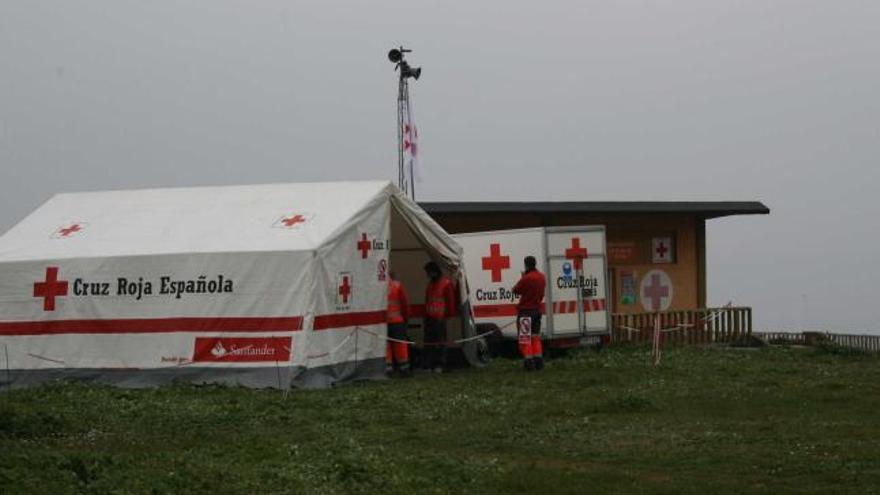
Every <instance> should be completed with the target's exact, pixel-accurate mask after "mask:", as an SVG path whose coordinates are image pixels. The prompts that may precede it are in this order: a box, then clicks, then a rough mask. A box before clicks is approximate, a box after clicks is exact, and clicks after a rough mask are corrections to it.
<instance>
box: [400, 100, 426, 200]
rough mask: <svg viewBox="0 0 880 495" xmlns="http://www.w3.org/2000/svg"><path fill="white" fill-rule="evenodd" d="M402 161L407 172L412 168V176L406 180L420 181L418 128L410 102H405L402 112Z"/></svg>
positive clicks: (410, 181)
mask: <svg viewBox="0 0 880 495" xmlns="http://www.w3.org/2000/svg"><path fill="white" fill-rule="evenodd" d="M403 117H404V119H403V129H401V132H402V133H403V144H402V146H403V163H404V169H405V172H406V173H407V174H409V173H410V170H412V177H410V180H409V181H408V182H409V183H410V184H412V182H413V181H418V182H422V171H421V167H420V166H419V130H418V128H417V127H416V121H415V119H414V118H413V109H412V103H411V102H409V101H408V102H407V105H406V111H405V112H404V114H403Z"/></svg>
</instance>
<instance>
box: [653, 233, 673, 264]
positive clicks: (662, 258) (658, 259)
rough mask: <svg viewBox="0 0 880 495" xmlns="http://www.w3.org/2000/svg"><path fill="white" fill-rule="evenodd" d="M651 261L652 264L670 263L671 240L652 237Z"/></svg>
mask: <svg viewBox="0 0 880 495" xmlns="http://www.w3.org/2000/svg"><path fill="white" fill-rule="evenodd" d="M651 247H652V249H653V252H652V253H651V261H653V262H654V263H672V238H671V237H654V238H653V239H652V240H651Z"/></svg>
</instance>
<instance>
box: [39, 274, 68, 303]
mask: <svg viewBox="0 0 880 495" xmlns="http://www.w3.org/2000/svg"><path fill="white" fill-rule="evenodd" d="M67 286H68V282H67V280H58V267H57V266H50V267H48V268H46V280H44V281H42V282H36V283H34V297H42V298H43V311H55V298H56V297H61V296H66V295H67Z"/></svg>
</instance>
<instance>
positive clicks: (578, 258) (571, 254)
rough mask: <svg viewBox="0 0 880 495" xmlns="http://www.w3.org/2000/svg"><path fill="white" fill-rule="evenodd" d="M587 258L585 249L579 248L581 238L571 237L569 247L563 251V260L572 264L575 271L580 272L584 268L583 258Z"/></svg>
mask: <svg viewBox="0 0 880 495" xmlns="http://www.w3.org/2000/svg"><path fill="white" fill-rule="evenodd" d="M587 256H588V253H587V248H585V247H581V238H580V237H572V238H571V247H569V248H568V249H566V250H565V258H566V259H569V260H572V261H573V262H574V269H575V270H581V269H583V267H584V258H586V257H587Z"/></svg>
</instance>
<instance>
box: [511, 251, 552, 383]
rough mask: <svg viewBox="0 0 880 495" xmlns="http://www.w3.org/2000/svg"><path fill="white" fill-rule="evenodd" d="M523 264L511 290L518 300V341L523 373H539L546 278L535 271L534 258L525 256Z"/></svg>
mask: <svg viewBox="0 0 880 495" xmlns="http://www.w3.org/2000/svg"><path fill="white" fill-rule="evenodd" d="M523 264H524V265H525V271H524V272H523V273H522V277H521V278H520V279H519V282H517V283H516V285H514V286H513V293H514V295H517V296H519V302H517V303H516V330H517V341H518V342H519V352H520V354H522V357H523V367H524V368H525V370H526V371H536V370H538V371H540V370H542V369H544V352H543V349H542V345H541V306H542V305H543V304H544V290H545V288H546V287H547V278H546V277H544V274H543V273H541V272H539V271H538V269H537V268H536V266H537V262H536V261H535V257H534V256H526V257H525V259H524V260H523Z"/></svg>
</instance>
